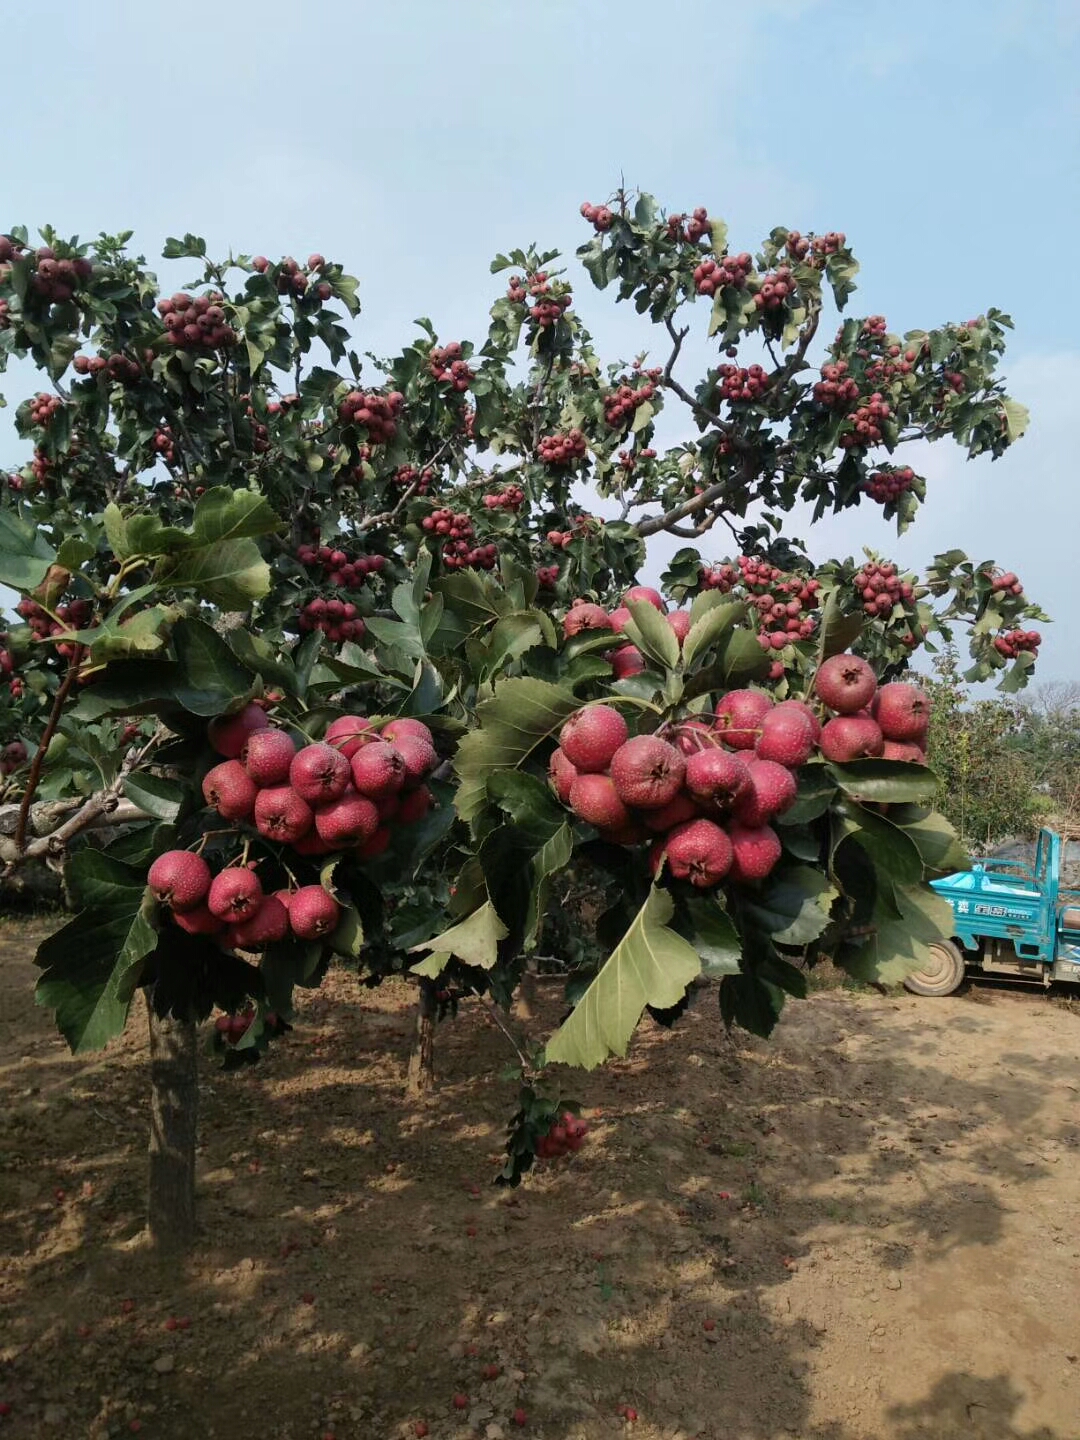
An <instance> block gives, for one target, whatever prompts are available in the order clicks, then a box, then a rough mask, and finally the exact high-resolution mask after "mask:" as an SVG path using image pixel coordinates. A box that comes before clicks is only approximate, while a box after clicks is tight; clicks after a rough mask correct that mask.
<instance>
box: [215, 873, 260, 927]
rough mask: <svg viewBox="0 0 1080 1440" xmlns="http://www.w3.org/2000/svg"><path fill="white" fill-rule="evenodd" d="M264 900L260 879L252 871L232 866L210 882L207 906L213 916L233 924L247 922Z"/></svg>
mask: <svg viewBox="0 0 1080 1440" xmlns="http://www.w3.org/2000/svg"><path fill="white" fill-rule="evenodd" d="M262 898H263V888H262V886H261V885H260V884H259V877H258V876H257V875H256V874H254V872H253V871H251V870H246V869H243V868H242V867H240V866H238V865H231V866H230V867H229V868H228V869H227V870H222V871H221V873H220V874H219V875H215V876H214V878H213V880H212V881H211V882H210V889H209V892H208V893H207V896H206V906H207V909H208V910H209V911H210V913H211V914H212V915H216V916H217V917H218V919H219V920H227V921H229V922H230V923H231V924H235V923H236V922H237V921H241V920H247V919H249V918H250V917H251V916H252V915H254V914H255V911H256V910H257V909H258V907H259V905H260V904H261V902H262Z"/></svg>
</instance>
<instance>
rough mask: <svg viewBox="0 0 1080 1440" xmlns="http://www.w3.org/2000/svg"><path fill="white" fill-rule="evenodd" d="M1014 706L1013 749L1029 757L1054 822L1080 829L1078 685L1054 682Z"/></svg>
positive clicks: (1065, 681) (1076, 682)
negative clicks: (1015, 720)
mask: <svg viewBox="0 0 1080 1440" xmlns="http://www.w3.org/2000/svg"><path fill="white" fill-rule="evenodd" d="M1014 703H1015V708H1016V711H1017V718H1018V722H1019V724H1018V730H1017V734H1016V735H1015V737H1014V738H1013V741H1012V743H1013V746H1014V748H1015V749H1016V750H1017V751H1018V752H1020V753H1022V754H1023V755H1024V756H1025V757H1026V760H1027V762H1028V763H1029V764H1030V766H1031V769H1032V773H1033V778H1034V783H1035V785H1036V786H1037V787H1038V789H1039V790H1040V791H1041V792H1042V793H1044V794H1045V795H1046V796H1047V799H1048V802H1049V804H1050V806H1051V808H1052V812H1053V815H1054V817H1055V819H1056V821H1057V822H1058V823H1059V824H1061V825H1063V826H1066V827H1068V828H1075V827H1076V826H1078V825H1080V681H1075V680H1071V681H1070V680H1056V681H1051V682H1050V683H1049V684H1046V685H1040V686H1039V687H1038V688H1037V689H1036V690H1034V691H1033V692H1032V694H1031V696H1030V697H1025V699H1024V700H1023V701H1017V702H1014Z"/></svg>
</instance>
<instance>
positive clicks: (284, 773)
mask: <svg viewBox="0 0 1080 1440" xmlns="http://www.w3.org/2000/svg"><path fill="white" fill-rule="evenodd" d="M295 755H296V746H295V745H294V744H293V740H292V737H291V736H290V735H287V734H286V733H285V731H284V730H274V729H267V730H253V731H252V733H251V734H250V735H249V736H248V737H247V739H246V740H245V741H244V748H243V749H242V750H241V752H240V760H241V763H242V764H243V767H244V769H245V770H246V771H247V773H248V775H250V776H251V778H252V780H254V782H255V784H256V785H258V786H260V787H265V786H267V785H284V783H285V781H286V780H288V778H289V766H290V765H291V764H292V762H293V758H294V756H295Z"/></svg>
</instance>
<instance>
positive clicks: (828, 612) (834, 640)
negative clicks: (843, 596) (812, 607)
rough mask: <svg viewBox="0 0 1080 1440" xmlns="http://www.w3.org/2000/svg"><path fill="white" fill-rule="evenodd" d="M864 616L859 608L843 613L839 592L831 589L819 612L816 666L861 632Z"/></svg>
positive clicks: (847, 644)
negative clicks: (846, 613)
mask: <svg viewBox="0 0 1080 1440" xmlns="http://www.w3.org/2000/svg"><path fill="white" fill-rule="evenodd" d="M864 618H865V617H864V616H863V613H862V611H861V610H857V611H855V613H854V614H851V615H845V614H844V611H843V606H842V604H841V601H840V592H839V591H838V590H831V591H830V592H829V595H828V598H827V599H826V601H825V605H824V607H823V609H822V612H821V626H820V629H819V631H818V652H817V666H818V667H820V665H821V663H822V661H824V660H827V659H828V658H829V656H830V655H841V654H843V652H844V651H845V650H847V649H848V647H849V646H851V645H854V643H855V641H856V640H857V639H858V638H859V636H860V635H861V634H862V628H863V620H864Z"/></svg>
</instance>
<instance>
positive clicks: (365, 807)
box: [315, 794, 379, 847]
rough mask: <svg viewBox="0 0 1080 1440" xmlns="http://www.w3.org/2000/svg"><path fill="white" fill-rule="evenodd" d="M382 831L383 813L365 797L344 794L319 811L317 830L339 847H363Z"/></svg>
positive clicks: (329, 841)
mask: <svg viewBox="0 0 1080 1440" xmlns="http://www.w3.org/2000/svg"><path fill="white" fill-rule="evenodd" d="M378 828H379V812H378V810H376V808H375V806H374V805H373V804H372V803H371V801H370V800H369V799H368V798H367V797H366V796H364V795H356V794H351V795H342V796H339V798H338V799H337V800H331V801H330V802H329V803H328V804H326V805H320V806H319V807H318V809H317V810H316V811H315V829H316V831H317V832H318V834H319V836H320V838H321V839H323V840H325V841H326V843H327V844H328V845H333V846H335V847H337V846H342V845H363V844H364V843H365V842H366V841H368V840H370V839H371V837H372V836H373V835H374V834H375V831H376V830H377V829H378Z"/></svg>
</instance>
